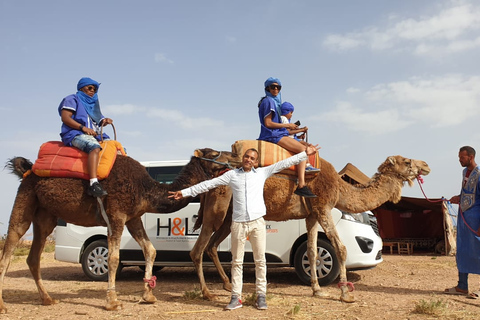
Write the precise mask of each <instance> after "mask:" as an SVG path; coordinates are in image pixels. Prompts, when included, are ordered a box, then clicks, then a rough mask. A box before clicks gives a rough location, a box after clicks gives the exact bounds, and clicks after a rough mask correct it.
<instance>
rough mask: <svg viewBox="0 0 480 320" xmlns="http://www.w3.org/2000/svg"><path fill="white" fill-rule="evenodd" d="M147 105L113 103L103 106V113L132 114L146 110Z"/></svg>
mask: <svg viewBox="0 0 480 320" xmlns="http://www.w3.org/2000/svg"><path fill="white" fill-rule="evenodd" d="M145 110H146V108H145V107H139V106H135V105H133V104H118V105H115V104H111V105H108V106H105V107H102V113H104V114H109V115H130V114H135V113H138V112H143V111H145Z"/></svg>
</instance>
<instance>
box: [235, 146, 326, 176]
mask: <svg viewBox="0 0 480 320" xmlns="http://www.w3.org/2000/svg"><path fill="white" fill-rule="evenodd" d="M250 148H254V149H257V151H258V154H259V157H258V166H259V167H265V166H269V165H271V164H274V163H276V162H278V161H280V160H283V159H286V158H288V157H291V156H293V155H294V154H293V153H291V152H289V151H287V150H285V149H284V148H282V147H280V146H279V145H277V144H275V143H271V142H268V141H263V140H238V141H235V143H234V144H232V152H235V153H236V154H238V155H239V156H240V157H242V156H243V154H244V153H245V151H246V150H248V149H250ZM308 160H309V162H310V164H311V165H312V166H313V167H315V168H320V157H319V155H318V152H317V153H315V154H314V155H311V156H309V157H308ZM289 171H290V172H289ZM292 171H293V172H292ZM282 173H290V174H292V173H293V174H295V173H296V166H291V167H290V168H288V169H286V170H284V171H282Z"/></svg>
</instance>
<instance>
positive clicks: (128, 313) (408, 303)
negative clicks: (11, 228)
mask: <svg viewBox="0 0 480 320" xmlns="http://www.w3.org/2000/svg"><path fill="white" fill-rule="evenodd" d="M25 259H26V257H25V256H20V257H15V258H14V260H13V261H12V263H11V265H10V268H9V271H8V272H7V275H6V277H5V283H4V291H3V298H4V301H5V303H6V305H7V308H8V312H7V314H3V315H0V319H69V320H71V319H218V318H222V319H225V320H227V319H267V318H268V319H355V320H357V319H389V320H392V319H478V318H479V314H480V300H472V299H467V298H466V297H465V296H451V295H445V294H443V293H442V291H443V290H444V289H445V288H447V287H452V286H454V285H455V284H456V279H457V271H456V267H455V258H454V257H452V256H448V257H446V256H438V255H434V254H430V253H414V254H413V255H398V254H396V253H394V254H384V262H383V263H381V264H380V265H378V266H377V267H376V268H373V269H370V270H362V271H353V272H349V273H348V278H349V281H352V282H353V283H354V285H355V294H356V300H357V301H356V302H355V303H351V304H347V303H342V302H340V301H339V299H338V298H339V289H337V287H336V285H335V284H332V285H330V286H327V287H324V288H323V289H324V291H325V292H326V293H327V294H328V296H326V297H321V298H319V297H313V296H312V291H311V289H310V287H309V286H305V285H303V284H301V283H300V280H299V279H298V278H297V276H296V274H295V271H294V269H293V268H270V269H269V270H268V291H269V292H268V295H267V303H268V310H266V311H259V310H257V309H255V307H254V306H253V303H252V293H253V292H254V281H255V276H254V269H246V270H245V272H244V273H245V274H244V277H245V279H244V283H245V284H244V297H243V300H244V306H243V308H241V309H237V310H234V311H223V307H224V306H225V305H226V304H227V303H228V301H229V298H230V295H229V293H228V292H226V291H224V290H223V289H222V284H221V283H220V281H219V277H218V276H217V274H216V270H215V269H214V268H207V269H206V270H205V271H206V272H205V276H206V280H207V283H208V285H209V287H210V288H211V289H213V292H214V293H215V294H216V295H217V300H216V301H205V300H203V299H202V298H201V297H200V296H199V291H198V288H199V286H198V280H197V276H196V273H195V271H194V269H193V268H164V269H162V270H161V271H159V272H157V273H156V276H157V277H158V282H157V287H156V288H155V289H154V294H155V296H156V297H157V299H158V301H157V302H156V303H155V304H144V303H142V302H141V301H140V297H141V293H142V288H143V281H142V279H143V273H142V272H141V271H140V269H139V268H137V267H129V268H125V269H124V270H123V271H122V274H121V277H120V278H119V279H118V282H117V286H116V287H117V293H118V296H119V299H120V300H121V301H122V302H123V309H122V310H120V311H106V310H105V309H104V303H105V294H106V288H107V284H106V283H105V282H93V281H90V280H89V279H88V278H87V277H86V276H85V275H84V274H83V272H82V268H81V266H80V265H79V264H78V265H77V264H70V263H65V262H58V261H56V260H55V259H54V254H53V253H44V254H43V258H42V270H43V279H44V284H45V286H46V288H47V290H49V293H50V295H51V296H52V297H53V298H54V299H58V300H60V302H59V303H58V304H55V305H52V306H42V305H40V300H39V297H38V293H37V289H36V286H35V283H34V281H33V279H32V277H31V275H30V272H29V270H28V267H27V265H26V262H25ZM469 283H470V288H471V290H478V289H479V288H480V276H478V275H471V276H470V279H469Z"/></svg>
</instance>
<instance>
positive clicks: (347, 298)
mask: <svg viewBox="0 0 480 320" xmlns="http://www.w3.org/2000/svg"><path fill="white" fill-rule="evenodd" d="M340 301H342V302H346V303H353V302H355V296H354V295H353V293H351V292H346V293H343V294H342V295H340Z"/></svg>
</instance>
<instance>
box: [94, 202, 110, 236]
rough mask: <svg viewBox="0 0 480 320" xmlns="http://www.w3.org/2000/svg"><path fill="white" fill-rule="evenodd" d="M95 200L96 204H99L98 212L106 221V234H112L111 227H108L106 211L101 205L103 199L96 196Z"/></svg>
mask: <svg viewBox="0 0 480 320" xmlns="http://www.w3.org/2000/svg"><path fill="white" fill-rule="evenodd" d="M97 202H98V205H99V206H100V213H101V214H102V217H103V219H104V220H105V222H106V223H107V230H108V236H111V235H112V227H110V221H109V220H108V216H107V213H106V212H105V208H104V206H103V201H102V199H100V198H99V197H97Z"/></svg>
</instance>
